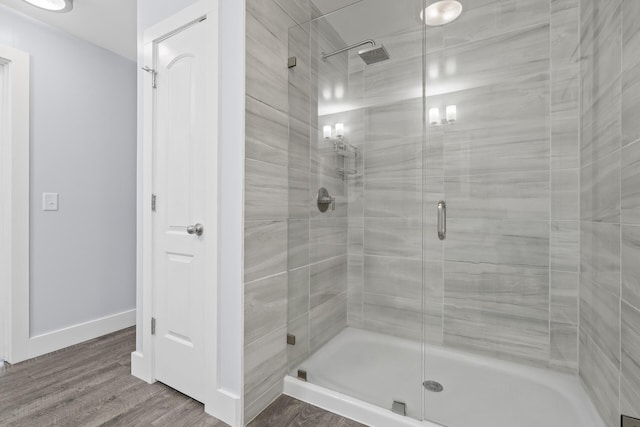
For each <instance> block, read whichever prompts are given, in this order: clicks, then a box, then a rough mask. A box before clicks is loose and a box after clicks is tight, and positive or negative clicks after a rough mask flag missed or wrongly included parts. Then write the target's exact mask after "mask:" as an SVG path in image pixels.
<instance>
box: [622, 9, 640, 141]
mask: <svg viewBox="0 0 640 427" xmlns="http://www.w3.org/2000/svg"><path fill="white" fill-rule="evenodd" d="M639 6H640V5H639V4H638V2H637V1H633V0H624V1H623V2H622V144H623V145H627V144H630V143H632V142H634V141H637V140H638V139H640V120H638V114H640V60H639V59H638V51H639V50H640V32H638V28H637V25H638V19H640V7H639Z"/></svg>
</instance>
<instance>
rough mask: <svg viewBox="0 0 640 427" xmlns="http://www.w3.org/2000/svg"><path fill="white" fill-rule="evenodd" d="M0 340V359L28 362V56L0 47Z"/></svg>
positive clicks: (18, 51)
mask: <svg viewBox="0 0 640 427" xmlns="http://www.w3.org/2000/svg"><path fill="white" fill-rule="evenodd" d="M0 66H2V67H3V73H2V79H3V88H4V89H3V93H2V94H1V97H2V99H0V102H2V111H3V112H4V113H3V117H2V118H0V119H2V123H0V194H2V195H3V196H2V197H5V198H6V200H5V201H3V203H2V204H0V206H2V208H3V212H2V214H1V215H0V218H1V223H0V235H1V236H2V238H1V239H0V295H1V296H2V297H1V298H0V315H2V319H0V327H2V331H1V333H0V339H3V341H4V352H5V354H4V355H0V356H4V358H5V359H6V360H7V361H8V362H10V363H17V362H21V361H23V360H26V359H28V358H29V54H27V53H25V52H22V51H20V50H17V49H14V48H12V47H8V46H2V45H0Z"/></svg>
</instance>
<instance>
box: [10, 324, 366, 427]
mask: <svg viewBox="0 0 640 427" xmlns="http://www.w3.org/2000/svg"><path fill="white" fill-rule="evenodd" d="M134 349H135V329H134V328H129V329H125V330H123V331H120V332H116V333H114V334H111V335H107V336H104V337H101V338H97V339H95V340H92V341H88V342H86V343H83V344H79V345H77V346H74V347H70V348H68V349H65V350H60V351H58V352H55V353H51V354H48V355H45V356H41V357H38V358H35V359H32V360H29V361H26V362H23V363H19V364H16V365H12V366H5V367H4V368H0V426H2V427H4V426H12V427H13V426H15V427H18V426H20V427H41V426H42V427H44V426H65V427H67V426H69V427H76V426H78V427H79V426H82V427H85V426H176V427H180V426H185V427H187V426H194V427H195V426H197V427H205V426H210V427H223V426H226V425H227V424H225V423H223V422H222V421H219V420H217V419H215V418H213V417H211V416H209V415H207V414H205V413H204V409H203V406H202V404H200V403H198V402H196V401H194V400H192V399H190V398H188V397H187V396H185V395H183V394H181V393H178V392H177V391H175V390H173V389H171V388H169V387H167V386H165V385H163V384H160V383H155V384H147V383H145V382H144V381H141V380H139V379H137V378H135V377H133V376H131V373H130V372H131V366H130V357H131V352H132V351H133V350H134ZM250 426H251V427H263V426H265V427H266V426H269V427H271V426H273V427H296V426H331V427H333V426H336V427H356V426H361V424H358V423H356V422H354V421H351V420H347V419H345V418H342V417H339V416H338V415H335V414H332V413H330V412H326V411H324V410H322V409H320V408H317V407H315V406H312V405H309V404H306V403H303V402H300V401H298V400H296V399H292V398H290V397H288V396H281V397H280V398H278V400H276V401H275V402H274V403H273V404H272V405H271V406H269V408H267V409H266V410H265V411H264V412H263V413H262V414H260V416H258V418H256V419H255V420H254V421H253V422H251V424H250Z"/></svg>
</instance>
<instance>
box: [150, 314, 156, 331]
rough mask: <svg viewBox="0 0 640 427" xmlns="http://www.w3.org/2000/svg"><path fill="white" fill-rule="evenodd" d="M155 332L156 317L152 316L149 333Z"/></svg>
mask: <svg viewBox="0 0 640 427" xmlns="http://www.w3.org/2000/svg"><path fill="white" fill-rule="evenodd" d="M155 334H156V318H155V317H152V318H151V335H155Z"/></svg>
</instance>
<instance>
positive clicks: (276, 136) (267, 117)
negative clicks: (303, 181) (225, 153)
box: [245, 96, 289, 166]
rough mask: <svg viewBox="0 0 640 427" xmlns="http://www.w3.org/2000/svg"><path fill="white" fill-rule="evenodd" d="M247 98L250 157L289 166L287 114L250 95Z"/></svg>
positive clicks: (247, 137)
mask: <svg viewBox="0 0 640 427" xmlns="http://www.w3.org/2000/svg"><path fill="white" fill-rule="evenodd" d="M245 99H246V110H247V115H246V123H245V128H246V151H245V156H246V157H247V158H249V159H253V160H260V161H263V162H266V163H274V164H277V165H281V166H287V164H288V154H287V145H288V138H289V125H288V119H287V116H286V115H285V114H283V113H281V112H279V111H277V110H275V109H273V108H271V107H269V106H267V105H265V104H263V103H262V102H260V101H257V100H255V99H253V98H251V97H249V96H247V97H245Z"/></svg>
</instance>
